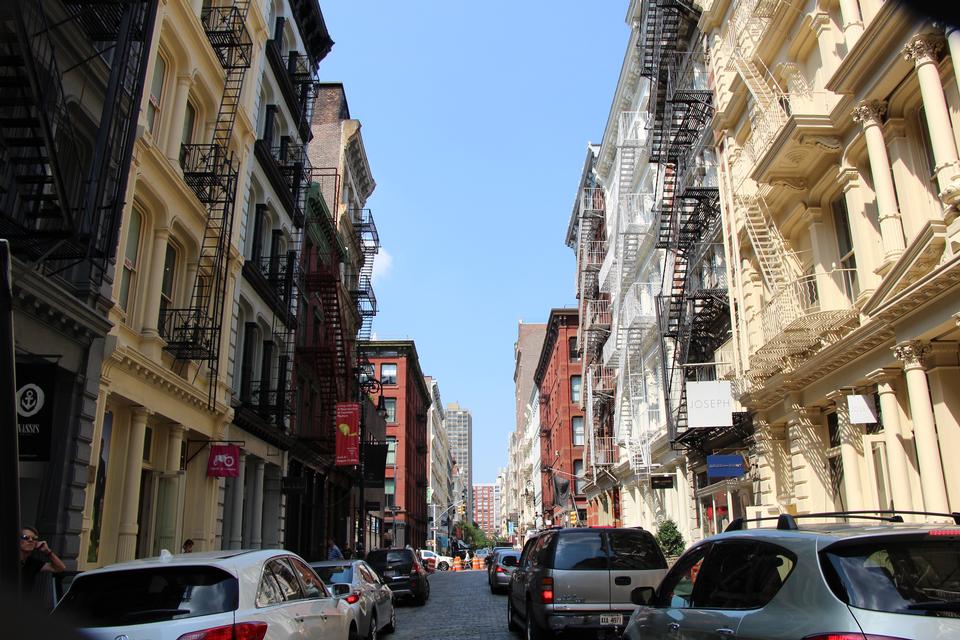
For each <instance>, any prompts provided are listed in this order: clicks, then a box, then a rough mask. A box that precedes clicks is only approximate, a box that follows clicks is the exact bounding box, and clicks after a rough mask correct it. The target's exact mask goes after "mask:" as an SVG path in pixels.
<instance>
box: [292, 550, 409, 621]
mask: <svg viewBox="0 0 960 640" xmlns="http://www.w3.org/2000/svg"><path fill="white" fill-rule="evenodd" d="M310 566H311V567H313V570H314V571H316V572H317V575H318V576H320V579H321V580H323V583H324V584H325V585H327V588H328V589H330V591H332V592H333V594H334V595H335V596H337V597H340V598H343V599H344V600H345V601H346V603H347V604H348V605H350V609H351V613H352V615H353V619H354V620H355V621H356V626H357V629H359V630H360V633H362V634H363V636H364V637H365V638H367V640H376V638H377V637H378V636H379V634H380V631H381V630H382V631H383V632H384V633H393V632H394V631H396V629H397V612H396V611H395V610H394V608H393V592H392V591H390V587H388V586H387V585H386V584H384V582H383V580H382V579H381V578H380V576H378V575H377V572H376V571H374V570H373V568H372V567H370V566H369V565H368V564H367V563H366V562H364V561H363V560H326V561H324V562H311V563H310Z"/></svg>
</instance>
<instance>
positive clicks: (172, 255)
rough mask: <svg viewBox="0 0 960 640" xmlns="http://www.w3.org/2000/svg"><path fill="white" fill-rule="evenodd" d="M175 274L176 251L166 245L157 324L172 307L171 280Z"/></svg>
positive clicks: (169, 245)
mask: <svg viewBox="0 0 960 640" xmlns="http://www.w3.org/2000/svg"><path fill="white" fill-rule="evenodd" d="M176 274H177V250H176V249H175V248H174V246H173V245H172V244H169V243H168V244H167V255H166V256H164V259H163V283H162V284H161V286H160V318H159V319H158V322H163V316H164V315H165V314H166V311H167V309H169V308H170V307H172V306H173V280H174V277H175V276H176ZM157 326H159V324H158V325H157Z"/></svg>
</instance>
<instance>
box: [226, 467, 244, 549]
mask: <svg viewBox="0 0 960 640" xmlns="http://www.w3.org/2000/svg"><path fill="white" fill-rule="evenodd" d="M237 462H238V464H239V467H238V468H239V469H240V475H238V476H237V477H236V478H234V479H233V483H232V484H231V485H230V514H231V515H230V533H229V539H228V545H229V547H230V548H231V549H242V548H243V494H244V486H243V485H244V479H245V477H246V475H247V454H246V453H243V452H242V451H241V452H240V460H238V461H237Z"/></svg>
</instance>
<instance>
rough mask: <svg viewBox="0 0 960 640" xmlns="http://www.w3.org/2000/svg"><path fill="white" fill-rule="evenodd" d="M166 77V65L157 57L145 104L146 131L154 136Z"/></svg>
mask: <svg viewBox="0 0 960 640" xmlns="http://www.w3.org/2000/svg"><path fill="white" fill-rule="evenodd" d="M166 76H167V63H166V61H165V60H164V59H163V56H162V55H158V56H157V63H156V65H155V66H154V67H153V79H152V80H151V82H150V99H149V101H148V102H147V130H148V131H149V132H150V133H152V134H154V135H156V132H157V127H158V124H157V120H158V119H159V117H160V108H161V106H162V104H163V83H164V80H165V78H166Z"/></svg>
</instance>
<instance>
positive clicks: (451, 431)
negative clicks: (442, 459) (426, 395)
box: [446, 402, 475, 522]
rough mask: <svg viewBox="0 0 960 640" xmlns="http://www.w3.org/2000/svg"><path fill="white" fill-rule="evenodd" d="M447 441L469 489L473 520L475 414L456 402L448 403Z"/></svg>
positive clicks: (469, 513) (469, 514)
mask: <svg viewBox="0 0 960 640" xmlns="http://www.w3.org/2000/svg"><path fill="white" fill-rule="evenodd" d="M446 413H447V418H446V425H447V442H448V443H449V445H450V455H451V456H453V459H454V461H455V462H456V464H457V466H458V467H459V468H460V474H461V476H462V477H463V488H464V489H466V491H467V521H468V522H469V521H472V520H473V519H474V518H475V516H474V512H473V465H472V463H471V460H472V455H473V415H472V414H471V413H470V411H469V409H464V408H463V407H461V406H460V405H459V404H457V403H456V402H451V403H450V404H448V405H447V412H446Z"/></svg>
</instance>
